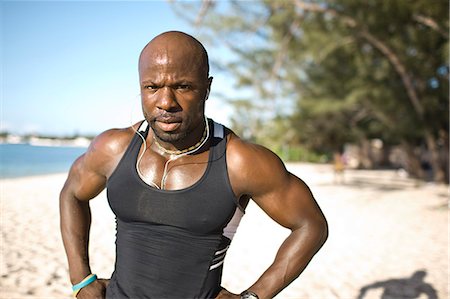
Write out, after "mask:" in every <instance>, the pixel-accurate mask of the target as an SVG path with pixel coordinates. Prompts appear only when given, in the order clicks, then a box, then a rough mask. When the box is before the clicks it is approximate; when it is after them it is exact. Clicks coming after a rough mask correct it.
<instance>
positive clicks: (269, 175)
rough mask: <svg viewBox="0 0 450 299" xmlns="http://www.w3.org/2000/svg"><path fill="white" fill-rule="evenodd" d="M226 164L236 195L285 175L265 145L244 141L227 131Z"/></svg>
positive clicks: (255, 192)
mask: <svg viewBox="0 0 450 299" xmlns="http://www.w3.org/2000/svg"><path fill="white" fill-rule="evenodd" d="M227 167H228V174H229V177H230V182H231V185H232V187H233V190H234V191H235V194H236V195H237V196H242V195H249V196H255V195H258V193H264V192H266V191H268V190H269V189H270V188H272V187H273V186H274V185H275V184H276V185H279V184H280V183H282V181H283V180H286V179H287V176H288V172H287V171H286V168H285V167H284V164H283V162H282V161H281V159H280V158H279V157H278V156H277V155H276V154H274V153H273V152H272V151H270V150H269V149H267V148H265V147H263V146H261V145H257V144H253V143H250V142H246V141H244V140H242V139H240V138H239V137H237V136H236V135H235V134H230V136H229V140H228V145H227Z"/></svg>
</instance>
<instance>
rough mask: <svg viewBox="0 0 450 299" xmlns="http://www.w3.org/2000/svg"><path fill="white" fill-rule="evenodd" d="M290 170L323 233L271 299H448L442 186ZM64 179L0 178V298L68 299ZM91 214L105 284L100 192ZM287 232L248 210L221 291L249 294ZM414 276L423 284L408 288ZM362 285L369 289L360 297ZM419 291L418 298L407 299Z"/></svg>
mask: <svg viewBox="0 0 450 299" xmlns="http://www.w3.org/2000/svg"><path fill="white" fill-rule="evenodd" d="M288 168H289V169H290V170H291V171H292V172H293V173H295V174H296V175H297V176H299V177H301V178H302V179H303V180H304V181H306V182H307V183H308V185H309V186H310V187H311V189H312V191H313V193H314V195H315V198H316V199H317V201H318V203H319V205H320V206H321V208H322V210H323V212H324V213H325V215H326V217H327V220H328V223H329V228H330V235H329V239H328V241H327V242H326V244H325V245H324V247H323V248H322V249H321V250H320V252H319V253H318V254H317V255H316V256H315V257H314V259H313V260H312V261H311V263H310V264H309V265H308V267H307V269H306V270H305V271H304V272H303V274H302V275H301V276H300V277H299V278H298V279H297V280H295V281H294V282H293V283H292V284H291V285H290V286H289V287H288V288H286V289H285V290H284V291H283V292H282V293H280V294H279V295H278V296H277V298H294V299H297V298H298V299H300V298H314V299H315V298H317V299H322V298H323V299H328V298H330V299H331V298H358V296H359V295H361V296H360V298H380V296H381V295H382V292H383V291H384V290H386V289H390V290H391V291H393V292H396V294H398V296H400V295H399V294H401V293H403V294H406V295H405V297H404V298H432V296H433V294H434V293H436V295H437V296H438V298H448V296H449V290H448V287H449V284H448V283H449V282H448V278H449V259H448V245H449V239H448V236H449V231H448V230H449V227H448V217H449V209H448V203H449V202H448V195H449V193H448V186H444V185H435V184H424V183H423V184H418V183H417V182H415V181H414V180H411V179H408V178H406V177H405V176H404V174H403V173H401V172H396V171H390V170H383V171H356V170H347V171H346V173H345V183H344V184H337V183H335V182H334V178H333V173H332V167H331V166H330V165H313V164H288ZM65 177H66V174H56V175H46V176H36V177H27V178H17V179H3V180H0V188H1V190H0V191H1V192H0V198H1V223H0V224H1V248H0V251H1V259H0V272H1V273H0V275H1V279H0V298H69V297H70V287H71V285H70V282H69V278H68V270H67V262H66V257H65V253H64V249H63V246H62V241H61V236H60V232H59V207H58V195H59V191H60V189H61V187H62V185H63V183H64V181H65ZM91 207H92V214H93V225H92V230H91V246H90V255H91V266H92V269H93V271H94V272H95V273H97V274H98V275H99V276H100V277H109V276H110V275H111V272H112V271H113V265H114V238H115V231H114V215H113V214H112V213H111V211H110V209H109V206H108V204H107V201H106V196H105V192H103V193H101V194H100V195H99V196H98V197H97V198H96V199H94V200H93V201H92V202H91ZM288 233H289V231H288V230H286V229H284V228H282V227H280V226H278V225H277V224H275V223H274V222H273V221H272V220H271V219H270V218H269V217H267V216H266V215H265V214H264V213H263V212H262V211H261V210H260V209H259V208H258V207H257V206H256V205H254V204H250V205H249V207H248V210H247V213H246V215H245V217H244V218H243V220H242V223H241V226H240V228H239V230H238V232H237V234H236V236H235V239H234V241H233V243H232V246H231V247H230V249H229V252H228V255H227V258H226V260H225V268H224V276H223V285H224V286H225V287H227V288H228V289H230V290H231V291H234V292H241V291H242V290H244V289H245V288H247V287H248V286H249V285H250V284H252V283H253V281H255V279H256V278H257V277H258V276H259V275H260V274H261V273H262V272H263V271H264V269H265V268H266V267H267V266H268V265H269V264H270V263H271V262H272V260H273V258H274V255H275V253H276V250H277V248H278V247H279V245H280V244H281V242H282V241H283V239H284V238H285V237H286V236H287V235H288ZM420 270H423V271H425V273H426V276H425V277H424V278H423V281H420V280H419V281H414V280H413V279H412V276H413V274H414V273H416V271H420ZM422 273H423V272H422ZM375 283H377V284H375ZM363 287H368V289H367V292H365V293H364V294H361V289H362V288H363ZM417 290H422V291H423V292H422V293H421V294H419V293H418V294H416V295H418V296H416V297H415V296H413V295H415V294H414V292H416V291H417ZM407 296H409V297H407Z"/></svg>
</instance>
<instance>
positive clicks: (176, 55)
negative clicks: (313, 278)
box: [60, 32, 327, 299]
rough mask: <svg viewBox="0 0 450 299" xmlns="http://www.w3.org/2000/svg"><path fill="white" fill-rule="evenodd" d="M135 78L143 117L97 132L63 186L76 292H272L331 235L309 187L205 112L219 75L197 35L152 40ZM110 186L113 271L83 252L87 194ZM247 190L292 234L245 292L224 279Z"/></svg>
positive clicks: (260, 295)
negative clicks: (107, 272) (105, 275)
mask: <svg viewBox="0 0 450 299" xmlns="http://www.w3.org/2000/svg"><path fill="white" fill-rule="evenodd" d="M139 79H140V86H141V100H142V110H143V116H144V118H145V120H144V121H142V122H139V123H137V124H136V125H135V126H133V127H130V128H125V129H112V130H109V131H106V132H104V133H102V134H100V135H99V136H98V137H96V138H95V140H94V141H93V142H92V144H91V145H90V147H89V148H88V150H87V152H86V153H85V154H84V155H83V156H81V157H80V158H78V160H76V161H75V163H74V164H73V166H72V168H71V170H70V173H69V176H68V179H67V181H66V183H65V185H64V188H63V189H62V191H61V196H60V211H61V232H62V237H63V241H64V246H65V249H66V253H67V258H68V262H69V271H70V279H71V282H72V284H73V285H74V287H73V291H74V295H76V297H77V298H104V297H106V298H134V299H138V298H271V297H273V296H275V295H276V294H277V293H279V292H280V291H281V290H283V289H284V288H285V287H286V286H288V285H289V284H290V283H291V282H292V281H293V280H294V279H296V278H297V277H298V276H299V275H300V273H302V271H303V270H304V269H305V267H306V266H307V264H308V263H309V261H310V260H311V258H312V257H313V256H314V254H315V253H316V252H317V251H318V250H319V249H320V247H321V246H322V244H323V243H324V242H325V240H326V238H327V223H326V220H325V218H324V216H323V214H322V212H321V210H320V208H319V207H318V205H317V203H316V202H315V200H314V198H313V196H312V194H311V192H310V190H309V188H308V187H307V186H306V185H305V183H304V182H303V181H302V180H300V179H299V178H297V177H296V176H294V175H293V174H291V173H289V172H288V171H287V170H286V169H285V167H284V165H283V163H282V162H281V160H280V159H279V158H278V157H277V156H276V155H275V154H273V153H272V152H270V151H269V150H267V149H266V148H264V147H262V146H259V145H254V144H250V143H247V142H245V141H243V140H241V139H239V137H237V136H236V135H235V134H234V133H233V132H232V131H230V130H229V129H228V128H226V127H224V126H222V125H220V124H218V123H216V122H214V121H213V120H211V119H207V118H206V117H205V114H204V109H205V102H206V100H207V99H208V95H209V91H210V88H211V83H212V77H209V63H208V56H207V53H206V50H205V49H204V47H203V46H202V44H200V42H199V41H197V40H196V39H195V38H193V37H192V36H190V35H187V34H185V33H182V32H166V33H163V34H161V35H158V36H157V37H155V38H154V39H153V40H151V41H150V42H149V43H148V44H147V45H146V47H145V48H144V49H143V50H142V53H141V55H140V58H139ZM105 187H106V188H107V196H108V201H109V203H110V206H111V208H112V211H113V212H114V213H115V215H116V219H117V235H116V238H117V239H116V263H115V269H114V273H113V274H112V277H111V279H110V280H107V279H97V277H96V276H95V275H94V274H92V273H91V268H90V265H89V256H88V242H89V227H90V223H91V216H90V215H91V214H90V208H89V200H90V199H92V198H94V197H95V196H97V195H98V194H99V193H100V192H101V191H102V190H103V189H104V188H105ZM250 199H252V200H253V201H254V202H255V203H256V204H258V205H259V206H260V207H261V208H262V210H264V211H265V212H266V213H267V214H268V215H269V216H270V217H271V218H272V219H274V220H275V221H276V222H277V223H279V224H280V225H282V226H284V227H286V228H289V229H290V230H291V234H290V235H289V236H288V238H287V239H286V241H285V242H284V243H283V244H282V245H281V247H280V249H279V251H278V254H277V256H276V257H275V260H274V261H273V263H272V264H271V266H270V267H269V268H268V269H267V270H266V271H265V272H264V273H262V275H261V277H260V278H259V279H258V280H257V281H255V283H254V284H252V285H250V286H248V288H247V289H246V290H243V292H242V293H241V294H239V295H238V294H232V293H230V292H229V291H227V290H225V289H223V288H222V287H221V276H222V267H223V262H224V258H225V254H226V252H227V249H228V247H229V245H230V243H231V240H232V239H233V236H234V234H235V232H236V229H237V227H238V224H239V221H240V220H241V217H242V216H243V213H244V209H245V207H246V206H247V204H248V202H249V200H250ZM255 233H261V232H255ZM268 237H270V236H268ZM247 246H248V247H249V248H251V249H252V250H255V251H258V250H259V248H258V246H259V245H258V244H251V243H249V244H247Z"/></svg>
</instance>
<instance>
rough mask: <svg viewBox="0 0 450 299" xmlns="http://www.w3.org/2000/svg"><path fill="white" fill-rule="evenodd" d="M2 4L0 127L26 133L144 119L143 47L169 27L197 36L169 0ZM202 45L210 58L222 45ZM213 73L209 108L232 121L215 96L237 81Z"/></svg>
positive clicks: (92, 130) (92, 129)
mask: <svg viewBox="0 0 450 299" xmlns="http://www.w3.org/2000/svg"><path fill="white" fill-rule="evenodd" d="M0 5H1V6H0V7H1V15H0V16H1V18H0V19H1V21H0V22H1V28H0V29H1V47H0V51H1V53H0V54H1V128H0V130H1V131H8V132H12V133H16V134H21V135H23V134H30V133H36V134H46V135H56V136H64V135H73V134H82V135H85V134H89V135H95V134H98V133H100V132H102V131H104V130H107V129H110V128H113V127H116V128H117V127H126V126H129V125H131V124H132V123H133V122H136V121H139V120H140V119H142V116H141V115H142V114H141V108H140V98H139V84H138V73H137V61H138V56H139V53H140V51H141V50H142V48H143V47H144V46H145V45H146V44H147V42H148V41H150V40H151V39H152V38H153V37H155V36H156V35H158V34H159V33H162V32H164V31H168V30H180V31H184V32H186V33H189V34H192V35H193V36H198V34H199V29H196V28H193V27H192V26H190V25H189V24H188V22H187V21H185V20H184V19H183V18H181V17H180V16H179V15H177V14H176V13H175V12H174V10H173V8H172V4H170V3H169V2H166V1H145V2H144V1H139V2H130V1H101V2H92V1H71V2H68V1H46V2H44V1H1V2H0ZM205 47H206V48H207V50H208V52H209V53H210V56H214V55H211V54H214V51H222V50H221V49H216V48H212V47H211V48H210V47H208V44H206V43H205ZM224 53H225V52H224ZM215 54H217V53H215ZM224 55H226V53H225V54H224ZM211 75H212V76H214V81H213V85H212V88H211V89H212V90H211V95H210V97H209V100H208V101H207V104H206V114H207V115H208V117H212V118H214V119H215V120H216V121H219V122H222V123H224V124H225V125H227V124H228V122H229V120H228V118H229V115H230V113H231V112H230V108H229V107H228V106H226V104H225V103H224V102H223V101H222V100H220V99H219V97H218V96H217V95H218V94H220V93H224V92H227V91H230V90H232V89H233V86H232V84H233V83H232V82H233V80H232V79H229V78H226V77H224V75H223V74H221V73H219V72H216V71H215V69H214V68H212V70H211Z"/></svg>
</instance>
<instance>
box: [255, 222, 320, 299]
mask: <svg viewBox="0 0 450 299" xmlns="http://www.w3.org/2000/svg"><path fill="white" fill-rule="evenodd" d="M327 234H328V231H327V226H326V223H320V224H315V225H312V224H311V225H305V226H303V227H301V228H298V229H296V230H293V231H292V233H291V234H290V235H289V237H288V238H287V239H286V240H285V241H284V242H283V244H282V245H281V247H280V249H279V250H278V253H277V255H276V257H275V260H274V262H273V263H272V265H271V266H270V267H269V268H268V269H267V270H266V271H265V272H264V273H263V275H262V276H261V277H260V278H259V279H258V281H257V282H256V283H255V284H253V285H252V286H251V287H250V288H249V289H250V290H252V291H253V292H255V293H256V294H258V296H259V298H260V299H263V298H272V297H274V296H275V295H276V294H278V293H279V292H280V291H281V290H283V289H284V288H285V287H286V286H288V285H289V284H290V283H291V282H292V281H293V280H294V279H296V278H297V277H298V276H299V275H300V274H301V273H302V272H303V270H304V269H305V268H306V266H307V265H308V263H309V262H310V260H311V259H312V257H313V256H314V254H316V252H317V251H318V250H319V249H320V247H321V246H322V245H323V243H324V242H325V240H326V238H327Z"/></svg>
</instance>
